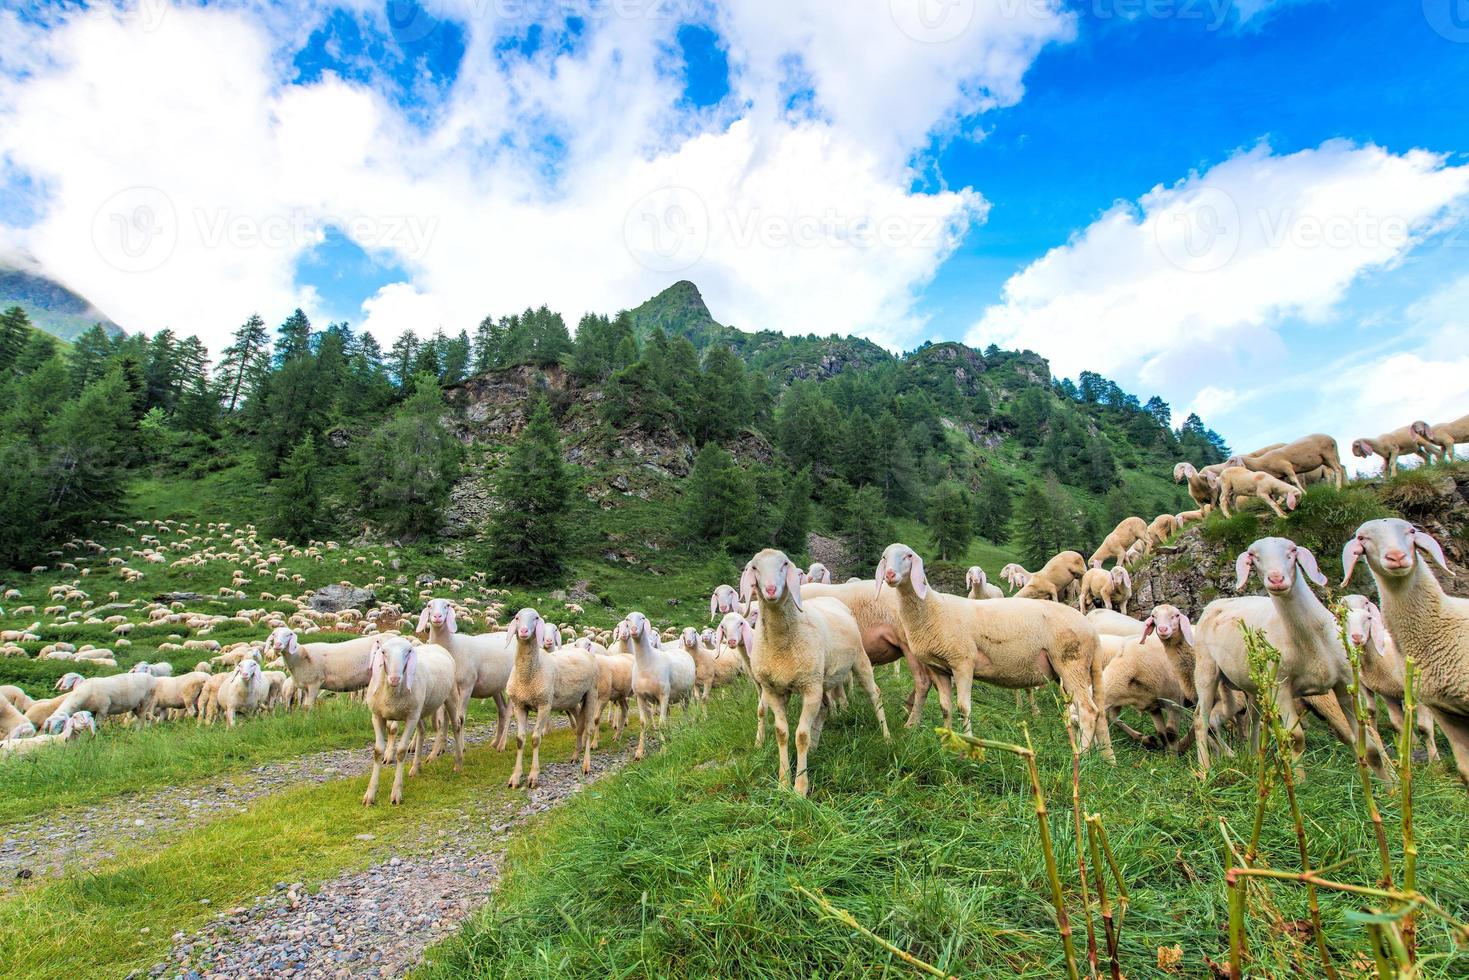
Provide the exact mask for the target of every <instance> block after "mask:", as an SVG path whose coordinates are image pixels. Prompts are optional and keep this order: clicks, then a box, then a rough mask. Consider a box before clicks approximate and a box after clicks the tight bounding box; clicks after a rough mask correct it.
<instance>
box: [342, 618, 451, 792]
mask: <svg viewBox="0 0 1469 980" xmlns="http://www.w3.org/2000/svg"><path fill="white" fill-rule="evenodd" d="M368 656H369V658H370V661H369V663H370V665H371V666H370V671H371V676H370V678H369V681H368V685H367V706H368V708H369V709H370V710H371V711H372V734H373V742H372V775H371V776H369V777H368V780H367V792H366V793H364V794H363V796H362V805H363V806H372V805H373V804H374V803H376V802H377V784H378V777H379V776H380V775H381V774H382V768H383V763H384V762H387V763H390V764H395V765H396V766H397V769H396V771H395V772H394V774H393V792H392V795H391V796H390V797H389V798H388V800H389V802H390V803H392V804H393V805H394V806H397V805H398V804H399V803H402V802H403V761H404V759H405V758H406V757H407V754H408V745H409V742H410V741H411V742H412V743H413V767H412V768H411V769H410V770H409V772H408V775H410V776H416V775H418V757H419V755H420V754H421V752H422V750H423V733H422V732H421V731H420V730H419V722H420V721H423V720H424V719H426V718H433V719H434V720H435V723H436V724H437V726H438V727H439V728H440V729H441V730H442V729H443V727H444V726H445V725H447V724H449V723H450V722H451V721H452V720H453V719H452V718H450V717H448V713H449V712H452V711H454V710H455V709H456V706H457V705H458V703H459V701H458V698H457V697H456V696H455V695H456V692H455V690H454V659H453V658H452V657H450V656H449V652H448V651H447V650H445V649H444V648H443V647H441V646H437V645H435V644H432V643H423V644H419V645H418V646H414V645H413V643H412V642H410V641H409V640H408V638H407V637H403V636H386V637H383V636H378V637H373V640H372V647H371V651H370V653H369V654H368ZM392 722H396V723H397V724H398V725H399V726H400V728H399V730H398V731H397V732H396V733H395V732H393V731H391V730H390V728H389V723H392ZM462 750H463V746H462V743H460V742H459V741H458V740H456V741H455V742H454V752H455V759H456V761H458V762H460V763H461V764H462V761H463V760H462V759H461V758H460V757H459V753H460V752H461V751H462ZM456 768H458V767H456Z"/></svg>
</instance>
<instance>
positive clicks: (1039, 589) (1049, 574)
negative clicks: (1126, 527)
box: [1015, 518, 1147, 602]
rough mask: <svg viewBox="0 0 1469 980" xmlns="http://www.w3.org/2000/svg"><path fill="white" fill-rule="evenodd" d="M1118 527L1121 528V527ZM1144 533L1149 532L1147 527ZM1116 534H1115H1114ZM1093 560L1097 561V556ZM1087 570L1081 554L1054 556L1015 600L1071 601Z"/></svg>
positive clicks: (1068, 552) (1025, 585) (1032, 577)
mask: <svg viewBox="0 0 1469 980" xmlns="http://www.w3.org/2000/svg"><path fill="white" fill-rule="evenodd" d="M1123 523H1126V522H1123ZM1138 523H1139V524H1141V523H1142V519H1141V518H1138ZM1118 527H1119V528H1120V527H1121V525H1118ZM1143 531H1144V532H1146V531H1147V528H1146V526H1144V528H1143ZM1116 533H1117V532H1115V531H1114V532H1113V534H1116ZM1109 537H1110V536H1109ZM1093 560H1097V559H1096V558H1095V556H1093ZM1086 569H1087V563H1086V559H1084V558H1082V557H1081V552H1079V551H1063V552H1061V553H1059V554H1057V555H1054V556H1052V558H1051V560H1050V561H1048V562H1046V563H1045V565H1044V566H1042V568H1041V570H1040V571H1038V572H1036V573H1035V574H1034V575H1032V576H1031V577H1030V580H1029V581H1027V582H1026V583H1025V584H1024V585H1023V586H1022V587H1021V588H1020V591H1018V592H1016V593H1015V598H1017V599H1050V600H1051V601H1052V602H1067V601H1070V599H1071V598H1072V590H1073V587H1074V586H1075V585H1076V583H1077V582H1079V581H1080V580H1081V577H1082V576H1083V575H1085V574H1086Z"/></svg>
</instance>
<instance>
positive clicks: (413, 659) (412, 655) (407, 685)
mask: <svg viewBox="0 0 1469 980" xmlns="http://www.w3.org/2000/svg"><path fill="white" fill-rule="evenodd" d="M417 675H418V648H417V647H414V646H410V647H409V648H408V655H407V656H405V657H404V658H403V690H405V691H411V690H413V678H414V677H416V676H417Z"/></svg>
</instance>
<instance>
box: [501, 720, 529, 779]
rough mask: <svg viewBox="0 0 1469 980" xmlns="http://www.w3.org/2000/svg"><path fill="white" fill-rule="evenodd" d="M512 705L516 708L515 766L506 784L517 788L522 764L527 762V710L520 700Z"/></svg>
mask: <svg viewBox="0 0 1469 980" xmlns="http://www.w3.org/2000/svg"><path fill="white" fill-rule="evenodd" d="M512 707H513V708H514V710H515V768H514V769H512V770H510V778H509V779H508V780H506V781H505V785H506V786H509V787H510V788H511V789H515V788H516V787H517V786H519V785H520V771H521V766H522V765H523V764H524V762H525V730H526V718H525V715H526V712H525V705H523V704H521V703H520V702H519V701H516V702H515V703H514V704H513V705H512Z"/></svg>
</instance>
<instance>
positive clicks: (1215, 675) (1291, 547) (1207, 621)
mask: <svg viewBox="0 0 1469 980" xmlns="http://www.w3.org/2000/svg"><path fill="white" fill-rule="evenodd" d="M1252 569H1253V570H1254V571H1255V573H1256V574H1258V575H1259V576H1260V580H1261V582H1262V583H1263V584H1264V586H1265V591H1266V592H1267V593H1268V596H1249V597H1245V598H1237V599H1215V600H1214V601H1213V602H1211V603H1209V605H1208V606H1206V607H1205V608H1204V614H1203V615H1202V616H1200V617H1199V623H1198V626H1197V627H1195V629H1194V634H1195V636H1196V638H1197V644H1196V649H1197V650H1198V651H1201V652H1202V654H1204V655H1201V656H1198V657H1197V659H1196V663H1195V667H1194V695H1195V698H1196V700H1197V701H1198V705H1199V707H1198V710H1197V711H1196V712H1195V713H1194V747H1195V748H1196V749H1197V751H1198V760H1199V768H1200V769H1201V770H1202V771H1204V772H1208V770H1209V749H1208V744H1207V741H1206V738H1205V734H1206V733H1205V726H1206V725H1207V724H1208V723H1209V719H1210V716H1211V714H1212V712H1213V710H1214V703H1215V698H1216V696H1217V695H1216V692H1217V691H1219V690H1221V685H1223V688H1222V689H1224V690H1233V691H1242V692H1243V693H1244V694H1245V696H1246V698H1247V699H1255V700H1258V699H1259V698H1260V697H1274V698H1275V706H1276V709H1277V710H1278V711H1279V713H1280V720H1281V723H1282V724H1283V725H1284V727H1285V729H1286V731H1288V732H1290V733H1291V737H1292V739H1293V741H1294V743H1295V749H1294V751H1295V755H1297V756H1299V755H1300V754H1301V752H1302V750H1303V749H1304V748H1305V740H1306V736H1305V733H1304V731H1303V730H1302V729H1301V728H1300V727H1299V726H1298V724H1297V712H1296V706H1295V700H1296V698H1298V697H1308V696H1310V695H1316V694H1325V693H1326V692H1331V693H1332V694H1333V695H1335V698H1336V701H1337V704H1338V705H1339V706H1340V716H1339V717H1327V718H1326V721H1327V722H1328V724H1329V725H1331V728H1332V731H1333V732H1334V733H1335V734H1336V736H1337V737H1338V738H1339V739H1341V740H1342V741H1343V742H1345V743H1346V744H1347V745H1348V746H1351V747H1355V744H1356V715H1355V712H1354V709H1353V706H1352V702H1351V693H1350V691H1349V690H1348V688H1349V687H1350V685H1351V682H1352V671H1351V665H1350V664H1349V663H1348V661H1347V655H1346V650H1345V649H1344V648H1343V647H1342V644H1341V638H1340V636H1339V635H1338V632H1337V624H1336V620H1335V619H1334V618H1333V617H1332V615H1331V613H1330V612H1329V611H1328V610H1327V609H1326V607H1325V606H1323V605H1322V604H1321V600H1319V599H1317V598H1316V595H1315V593H1313V592H1312V591H1311V589H1310V586H1309V585H1308V584H1307V582H1308V581H1310V582H1314V583H1316V584H1317V585H1325V584H1326V578H1325V577H1324V576H1323V575H1322V574H1321V572H1320V570H1319V569H1318V568H1317V567H1316V558H1315V556H1314V555H1312V554H1311V552H1310V551H1309V550H1308V549H1306V548H1303V547H1300V546H1299V545H1297V544H1296V543H1295V542H1294V541H1291V540H1290V539H1289V538H1260V539H1259V540H1257V541H1255V542H1254V543H1253V544H1251V545H1250V546H1249V548H1248V549H1246V550H1245V551H1244V552H1242V553H1241V554H1240V556H1239V558H1238V559H1237V560H1236V562H1235V572H1236V574H1237V576H1238V578H1237V580H1236V582H1235V590H1236V591H1240V590H1243V589H1244V587H1245V585H1246V583H1247V582H1248V581H1249V578H1250V572H1251V570H1252ZM1241 623H1246V624H1248V625H1251V626H1253V627H1256V628H1260V629H1263V630H1264V631H1265V635H1266V638H1267V639H1268V640H1269V641H1270V642H1271V643H1272V644H1274V645H1275V646H1276V647H1277V648H1278V649H1279V650H1280V663H1279V666H1278V668H1277V672H1276V681H1275V683H1276V689H1275V690H1274V691H1260V690H1258V689H1257V688H1256V687H1255V684H1254V680H1253V679H1252V678H1251V677H1250V668H1249V660H1248V657H1247V654H1246V651H1245V646H1244V640H1243V637H1242V636H1241V634H1240V624H1241ZM1256 717H1257V718H1258V715H1257V716H1256ZM1256 725H1257V726H1258V721H1257V722H1256ZM1368 734H1369V740H1368V752H1367V755H1368V761H1369V762H1370V763H1371V764H1372V767H1373V770H1374V771H1375V772H1377V774H1378V776H1379V777H1380V778H1384V779H1385V778H1387V770H1386V768H1385V766H1384V763H1383V752H1382V747H1381V744H1380V741H1379V740H1378V739H1377V738H1376V735H1375V734H1374V733H1372V732H1370V731H1369V733H1368ZM1255 737H1258V734H1256V736H1255Z"/></svg>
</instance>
